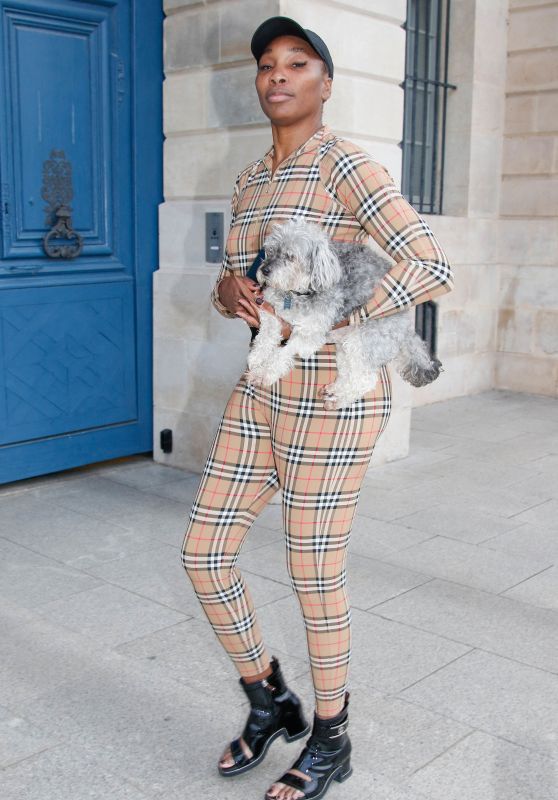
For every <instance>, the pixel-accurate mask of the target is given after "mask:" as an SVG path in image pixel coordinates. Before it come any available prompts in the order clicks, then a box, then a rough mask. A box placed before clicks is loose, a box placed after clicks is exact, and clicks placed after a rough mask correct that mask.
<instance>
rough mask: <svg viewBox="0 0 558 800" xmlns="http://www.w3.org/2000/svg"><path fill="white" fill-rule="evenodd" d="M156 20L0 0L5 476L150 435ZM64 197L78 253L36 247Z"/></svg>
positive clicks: (144, 442)
mask: <svg viewBox="0 0 558 800" xmlns="http://www.w3.org/2000/svg"><path fill="white" fill-rule="evenodd" d="M162 19H163V12H162V9H161V2H160V0H141V13H140V12H139V10H138V8H137V3H133V2H130V0H106V1H103V0H97V1H96V2H95V1H92V2H79V1H78V0H58V2H56V1H55V0H28V1H27V2H22V0H0V24H1V28H0V69H1V73H0V100H1V102H0V134H1V135H0V182H1V187H2V206H1V212H2V214H1V216H2V229H1V233H0V256H1V257H0V482H5V481H8V480H16V479H18V478H21V477H28V476H30V475H36V474H40V473H41V472H50V471H54V470H58V469H64V468H67V467H71V466H77V465H80V464H85V463H90V462H94V461H99V460H102V459H105V458H111V457H114V456H118V455H128V454H130V453H134V452H145V451H146V450H150V449H151V441H152V425H151V408H152V402H151V396H152V393H151V273H152V271H153V269H154V268H155V264H156V254H157V224H156V217H157V208H158V203H159V202H160V201H161V200H162V196H161V195H162V191H161V189H162V177H161V161H162V119H161V114H160V105H161V87H162V52H161V48H162V45H161V39H162ZM146 39H148V40H149V47H148V48H146V47H145V42H146ZM140 51H141V58H139V57H137V56H138V53H139V52H140ZM132 77H133V80H132V79H131V78H132ZM147 109H149V112H148V111H147ZM139 120H141V128H140V126H139V125H138V121H139ZM148 153H149V155H148V156H147V154H148ZM142 156H143V157H142ZM144 158H146V160H149V166H148V167H147V168H146V169H145V170H144V171H143V172H140V168H141V165H142V163H145V162H144V160H143V159H144ZM154 162H155V163H154ZM63 205H65V206H67V208H68V213H69V214H70V222H71V225H70V227H71V228H72V229H73V230H74V231H77V232H78V233H79V235H80V236H81V241H82V247H81V251H80V253H79V255H78V256H77V257H76V258H63V257H60V256H58V257H57V258H51V257H49V255H48V254H47V253H46V252H45V248H44V245H43V237H44V236H45V234H46V233H47V232H48V231H49V230H50V229H51V228H52V226H53V225H54V224H55V222H56V221H57V216H56V213H55V211H56V209H57V208H59V207H60V206H63ZM62 212H63V209H61V210H60V213H62ZM140 221H141V223H142V224H141V225H138V222H140ZM72 238H73V237H72V236H71V235H70V236H69V239H67V240H66V241H70V240H72ZM51 241H52V242H53V243H56V240H54V239H53V240H51ZM73 241H74V242H75V239H74V240H73ZM118 426H123V430H122V431H118V432H117V430H116V429H117V427H118ZM72 443H74V445H75V447H73V448H72ZM39 453H40V458H38V457H36V456H37V454H39Z"/></svg>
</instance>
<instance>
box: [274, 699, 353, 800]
mask: <svg viewBox="0 0 558 800" xmlns="http://www.w3.org/2000/svg"><path fill="white" fill-rule="evenodd" d="M349 697H350V692H345V705H344V706H343V708H342V709H341V711H340V712H339V713H338V714H336V715H335V716H334V717H329V718H328V719H320V718H319V717H318V716H317V715H316V713H314V726H313V728H312V734H311V736H310V738H309V739H308V741H307V742H306V744H305V746H304V749H303V750H302V753H301V754H300V755H299V757H298V758H297V760H296V761H295V763H294V764H293V765H292V767H291V769H298V770H300V771H301V772H305V773H306V774H307V775H309V776H310V780H305V779H304V778H301V777H300V776H299V775H292V774H291V773H290V772H285V773H284V774H283V775H282V776H281V777H280V778H279V779H278V781H277V782H281V783H285V784H286V785H287V786H292V787H293V789H298V790H299V791H300V792H304V800H318V798H319V797H323V796H324V794H325V793H326V792H327V790H328V787H329V785H330V783H331V782H332V781H333V780H336V781H339V783H342V782H343V781H345V780H347V778H349V777H350V776H351V775H352V772H353V768H352V767H351V749H352V747H351V740H350V739H349V735H348V733H347V728H348V725H349V709H348V706H349ZM265 800H273V795H270V794H266V795H265ZM300 800H302V798H301V799H300Z"/></svg>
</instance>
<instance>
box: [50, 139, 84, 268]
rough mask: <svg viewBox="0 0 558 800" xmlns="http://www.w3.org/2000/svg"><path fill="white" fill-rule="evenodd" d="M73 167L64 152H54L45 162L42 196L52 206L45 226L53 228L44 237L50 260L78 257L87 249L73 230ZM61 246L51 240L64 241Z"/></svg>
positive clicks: (52, 151)
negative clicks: (72, 240)
mask: <svg viewBox="0 0 558 800" xmlns="http://www.w3.org/2000/svg"><path fill="white" fill-rule="evenodd" d="M73 196H74V192H73V188H72V165H71V164H70V162H69V161H68V160H67V159H66V156H65V155H64V151H63V150H51V153H50V158H49V159H47V160H46V161H45V162H44V163H43V186H42V189H41V197H42V198H43V200H46V201H47V203H48V205H47V206H46V208H45V226H46V227H47V228H50V230H49V231H48V233H46V234H45V236H44V237H43V249H44V251H45V253H46V254H47V256H48V257H49V258H76V257H77V256H79V254H80V253H81V251H82V249H83V239H82V237H81V236H80V234H79V233H78V232H77V231H74V230H73V229H72V216H71V214H72V207H71V206H70V200H71V199H72V197H73ZM72 238H74V239H75V240H76V241H75V242H71V243H69V244H61V243H59V242H55V241H51V240H56V239H64V240H66V242H67V241H68V240H69V239H72Z"/></svg>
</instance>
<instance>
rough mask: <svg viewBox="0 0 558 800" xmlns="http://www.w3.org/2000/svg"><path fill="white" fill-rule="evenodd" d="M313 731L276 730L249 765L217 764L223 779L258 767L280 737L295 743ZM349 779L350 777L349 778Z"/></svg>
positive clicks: (306, 729) (307, 727)
mask: <svg viewBox="0 0 558 800" xmlns="http://www.w3.org/2000/svg"><path fill="white" fill-rule="evenodd" d="M311 730H312V726H311V725H307V726H306V728H304V730H302V731H300V732H299V733H295V734H293V735H290V734H289V732H288V730H287V729H286V728H279V730H276V731H275V733H272V734H271V736H270V737H269V739H268V740H267V741H266V743H265V745H264V748H263V750H262V752H261V753H260V754H259V756H257V757H256V758H254V759H252V760H251V761H249V762H248V764H244V765H243V766H241V767H221V766H220V765H219V764H217V769H218V771H219V774H220V775H222V776H223V778H228V777H230V776H231V775H241V774H242V773H243V772H248V770H250V769H252V768H253V767H257V766H258V764H261V762H262V761H263V760H264V758H265V756H266V755H267V751H268V750H269V748H270V746H271V745H272V744H273V742H274V741H275V739H278V738H279V737H280V736H284V737H285V739H286V740H287V742H295V741H296V740H297V739H302V737H303V736H306V735H307V734H309V733H310V731H311ZM347 777H348V776H347Z"/></svg>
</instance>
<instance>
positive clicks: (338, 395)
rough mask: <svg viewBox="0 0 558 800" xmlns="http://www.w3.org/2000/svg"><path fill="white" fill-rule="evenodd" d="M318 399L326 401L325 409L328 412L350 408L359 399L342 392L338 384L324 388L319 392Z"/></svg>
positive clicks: (330, 384)
mask: <svg viewBox="0 0 558 800" xmlns="http://www.w3.org/2000/svg"><path fill="white" fill-rule="evenodd" d="M318 397H321V398H322V399H323V401H324V408H325V409H326V411H335V410H336V409H338V408H345V406H350V405H351V403H354V402H355V400H358V397H349V395H348V394H347V393H346V392H344V391H342V390H341V389H340V387H339V386H338V385H337V384H336V383H329V384H327V386H322V387H321V389H319V390H318Z"/></svg>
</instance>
